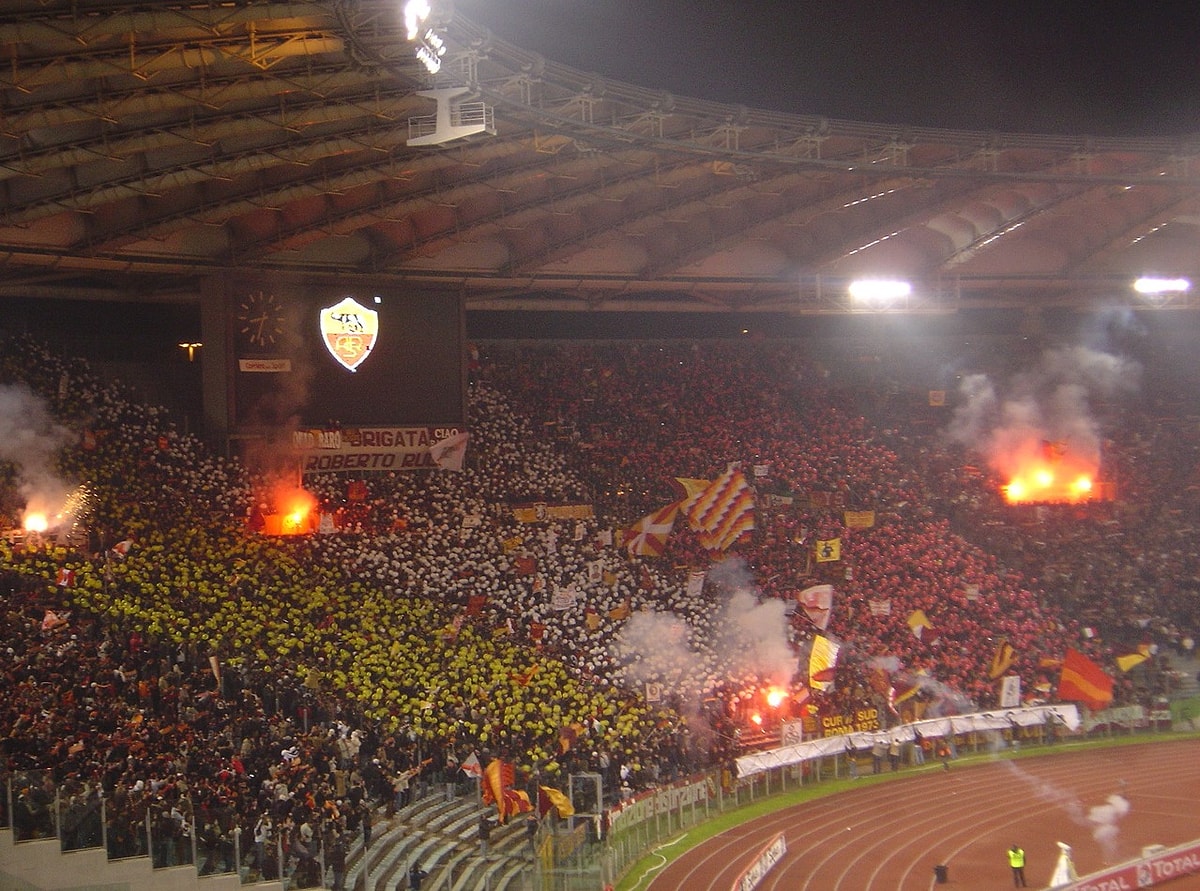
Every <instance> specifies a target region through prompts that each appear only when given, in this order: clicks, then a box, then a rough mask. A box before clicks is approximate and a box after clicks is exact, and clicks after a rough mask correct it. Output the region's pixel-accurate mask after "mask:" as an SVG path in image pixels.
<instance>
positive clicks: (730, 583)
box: [613, 558, 797, 695]
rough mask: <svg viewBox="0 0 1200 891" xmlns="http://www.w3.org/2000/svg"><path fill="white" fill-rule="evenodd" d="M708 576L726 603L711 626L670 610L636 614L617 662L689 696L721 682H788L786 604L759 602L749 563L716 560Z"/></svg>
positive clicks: (619, 644)
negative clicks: (694, 625)
mask: <svg viewBox="0 0 1200 891" xmlns="http://www.w3.org/2000/svg"><path fill="white" fill-rule="evenodd" d="M708 582H709V584H710V585H712V586H713V588H714V589H715V590H716V591H717V592H718V594H719V596H720V597H721V598H722V602H721V604H720V606H719V607H718V609H717V610H716V611H715V617H714V619H713V620H712V622H711V624H710V625H708V626H706V627H705V628H702V629H693V628H692V627H691V626H689V625H688V624H687V623H686V622H685V621H684V620H683V619H681V618H679V617H678V616H675V615H673V614H670V613H652V612H645V611H643V612H637V613H634V614H633V615H632V616H630V617H629V619H628V621H626V622H625V624H624V626H622V628H621V631H620V633H619V634H618V635H617V637H616V639H615V640H614V642H613V655H614V659H615V661H616V662H617V663H618V664H620V665H621V666H622V668H623V674H624V675H625V677H626V678H627V679H628V680H629V681H634V682H651V681H655V682H662V683H665V684H668V685H670V686H673V687H675V688H676V689H678V690H679V691H680V692H683V693H684V694H685V695H695V694H697V693H699V692H701V691H703V690H705V689H708V688H711V687H713V686H717V685H720V684H741V685H746V686H749V685H753V684H756V683H759V682H763V683H770V684H776V685H779V686H784V687H786V686H787V685H788V684H789V683H790V682H791V679H792V676H793V675H794V674H795V672H796V665H797V660H796V654H795V653H794V652H793V650H792V648H791V645H790V643H789V642H788V636H787V628H788V618H787V615H786V609H787V605H786V604H785V603H784V602H783V601H782V600H777V599H774V598H768V599H765V600H763V601H762V602H761V603H760V602H759V598H758V595H757V593H756V588H755V586H754V583H753V579H752V577H751V574H750V572H749V570H748V569H747V567H746V564H745V561H744V560H742V559H741V558H729V559H727V560H724V561H721V562H720V563H718V564H716V565H715V566H714V567H713V568H712V569H711V570H710V571H709V574H708Z"/></svg>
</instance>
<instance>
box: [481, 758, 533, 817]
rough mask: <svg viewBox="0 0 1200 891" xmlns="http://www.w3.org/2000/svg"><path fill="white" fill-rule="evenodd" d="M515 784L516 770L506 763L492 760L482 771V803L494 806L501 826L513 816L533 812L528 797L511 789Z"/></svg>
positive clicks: (496, 759) (495, 759) (497, 759)
mask: <svg viewBox="0 0 1200 891" xmlns="http://www.w3.org/2000/svg"><path fill="white" fill-rule="evenodd" d="M515 782H516V769H515V768H514V767H513V765H512V764H511V763H510V762H508V761H503V760H501V759H499V758H493V759H492V760H491V761H489V762H488V766H487V767H485V768H484V770H483V788H482V789H481V790H480V791H481V792H482V794H483V803H484V804H485V805H488V804H494V805H496V812H497V813H498V814H499V816H500V823H501V825H503V824H505V823H507V822H508V818H509V817H511V816H513V815H514V814H523V813H526V812H527V811H531V810H533V805H532V804H531V803H530V801H529V796H528V795H526V794H525V793H524V792H520V791H518V790H516V789H514V788H513V784H514V783H515Z"/></svg>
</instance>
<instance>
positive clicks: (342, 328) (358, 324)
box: [321, 297, 379, 371]
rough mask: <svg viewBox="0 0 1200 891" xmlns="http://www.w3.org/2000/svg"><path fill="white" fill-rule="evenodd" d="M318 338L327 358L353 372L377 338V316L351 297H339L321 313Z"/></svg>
mask: <svg viewBox="0 0 1200 891" xmlns="http://www.w3.org/2000/svg"><path fill="white" fill-rule="evenodd" d="M321 339H322V340H323V341H324V342H325V349H327V350H329V355H331V356H333V358H335V359H337V360H338V362H339V363H341V364H342V365H343V366H345V367H346V368H347V369H349V370H350V371H357V370H358V366H359V365H362V363H363V362H364V361H366V358H367V356H369V355H371V350H372V349H373V348H374V347H375V341H376V340H378V339H379V313H377V312H375V310H373V309H367V308H366V307H365V306H363V305H361V304H360V303H359V302H358V301H357V300H355V299H354V298H353V297H343V298H342V299H341V300H340V301H339V302H338V303H335V304H334V305H333V306H327V307H325V308H324V309H323V310H321Z"/></svg>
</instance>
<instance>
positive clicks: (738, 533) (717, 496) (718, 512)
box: [687, 467, 754, 551]
mask: <svg viewBox="0 0 1200 891" xmlns="http://www.w3.org/2000/svg"><path fill="white" fill-rule="evenodd" d="M687 517H688V524H689V525H690V526H691V528H692V529H694V530H696V532H697V533H698V537H699V539H700V544H701V545H703V546H704V547H705V548H706V549H707V550H709V551H726V550H728V549H729V548H730V547H732V546H733V545H734V544H735V543H736V542H737V541H738V539H740V538H741V537H742V536H743V535H746V534H747V533H749V532H751V531H752V530H753V529H754V491H753V490H752V489H751V488H750V483H748V482H747V481H746V476H745V474H743V473H742V472H741V471H740V470H737V469H735V468H732V467H731V468H729V469H728V470H726V471H725V472H724V473H723V474H721V475H720V476H719V477H717V478H716V479H715V480H713V481H712V484H711V485H709V486H708V488H706V489H705V490H704V491H703V492H701V493H700V494H699V495H697V496H696V498H695V500H694V501H692V503H691V505H690V506H689V507H688V511H687Z"/></svg>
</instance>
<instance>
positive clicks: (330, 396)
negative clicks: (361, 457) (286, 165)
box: [225, 281, 466, 435]
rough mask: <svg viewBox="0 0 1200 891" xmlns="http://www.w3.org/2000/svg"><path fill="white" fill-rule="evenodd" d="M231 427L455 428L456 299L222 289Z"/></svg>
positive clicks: (460, 374)
mask: <svg viewBox="0 0 1200 891" xmlns="http://www.w3.org/2000/svg"><path fill="white" fill-rule="evenodd" d="M225 301H226V308H227V313H226V319H227V324H228V326H229V327H228V335H229V336H228V338H227V341H226V342H227V343H228V344H229V350H228V356H227V359H228V370H229V379H230V381H231V391H232V392H231V397H232V398H231V400H230V402H231V410H230V414H231V418H230V421H231V424H230V428H231V430H232V431H233V432H235V433H237V434H243V435H246V434H250V435H254V434H262V433H266V432H270V431H280V430H294V429H297V428H321V429H338V428H342V427H410V426H422V427H425V426H436V427H449V428H462V427H463V424H464V421H465V413H466V408H465V406H466V371H465V344H464V315H463V306H462V299H461V297H460V295H458V294H456V293H446V292H440V291H433V292H414V291H411V290H401V289H400V287H399V286H396V285H390V286H387V287H380V288H372V287H369V286H364V287H351V288H345V287H337V286H334V285H320V284H316V283H312V282H305V281H290V282H289V281H285V282H279V281H275V282H272V283H266V282H241V283H238V284H230V285H227V290H226V295H225Z"/></svg>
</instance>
